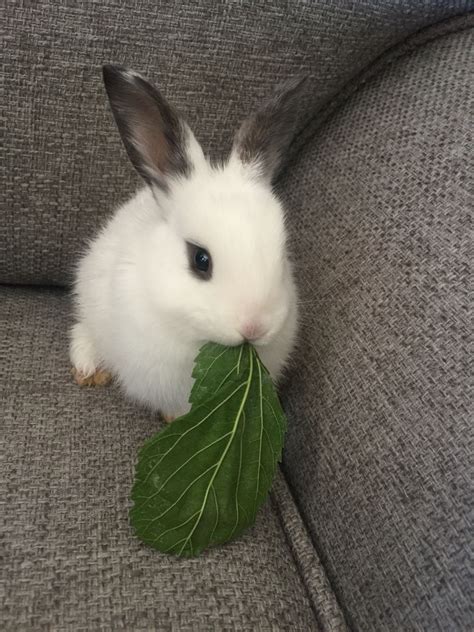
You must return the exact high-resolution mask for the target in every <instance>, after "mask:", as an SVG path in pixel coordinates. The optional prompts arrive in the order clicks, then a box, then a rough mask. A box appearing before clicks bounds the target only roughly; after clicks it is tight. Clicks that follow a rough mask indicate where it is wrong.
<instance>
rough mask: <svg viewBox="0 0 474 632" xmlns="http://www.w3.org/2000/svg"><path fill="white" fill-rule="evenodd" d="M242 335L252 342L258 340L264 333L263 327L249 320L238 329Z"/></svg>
mask: <svg viewBox="0 0 474 632" xmlns="http://www.w3.org/2000/svg"><path fill="white" fill-rule="evenodd" d="M240 333H241V334H242V336H243V337H244V338H245V340H247V342H254V341H255V340H258V339H259V338H261V337H262V336H264V335H265V333H266V332H265V329H264V328H263V326H262V325H261V324H260V323H258V322H255V321H249V322H247V323H245V324H244V326H243V327H242V329H241V330H240Z"/></svg>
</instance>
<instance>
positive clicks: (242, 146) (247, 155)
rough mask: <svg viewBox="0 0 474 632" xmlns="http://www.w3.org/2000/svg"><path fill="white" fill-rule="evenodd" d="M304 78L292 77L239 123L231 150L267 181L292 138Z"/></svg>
mask: <svg viewBox="0 0 474 632" xmlns="http://www.w3.org/2000/svg"><path fill="white" fill-rule="evenodd" d="M305 81H306V77H300V78H298V79H292V80H290V81H288V82H287V83H285V84H284V85H283V86H281V87H279V88H277V89H276V90H275V92H274V94H273V96H272V97H271V98H270V99H269V100H268V101H266V102H265V103H264V104H263V105H262V107H261V108H260V109H259V110H257V112H255V113H254V114H252V115H251V116H250V117H249V118H247V119H246V120H245V121H244V122H243V123H242V125H241V127H240V129H239V131H238V132H237V134H236V136H235V140H234V146H233V151H234V152H236V154H237V155H238V157H239V158H240V160H241V161H242V162H243V163H244V164H251V165H252V164H255V165H256V167H257V168H258V170H259V173H260V175H261V176H262V177H263V178H265V179H267V180H269V181H271V180H272V179H273V178H274V177H275V175H276V174H277V172H278V169H279V168H280V165H281V163H282V160H283V158H284V154H285V152H286V150H287V148H288V146H289V144H290V142H291V140H292V138H293V134H294V127H295V122H296V113H297V109H298V99H299V96H300V93H301V89H302V87H303V85H304V83H305Z"/></svg>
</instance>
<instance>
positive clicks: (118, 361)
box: [70, 66, 302, 419]
mask: <svg viewBox="0 0 474 632" xmlns="http://www.w3.org/2000/svg"><path fill="white" fill-rule="evenodd" d="M103 71H104V82H105V86H106V90H107V93H108V97H109V100H110V104H111V107H112V111H113V114H114V117H115V120H116V123H117V125H118V128H119V131H120V134H121V136H122V140H123V142H124V144H125V147H126V149H127V152H128V154H129V157H130V159H131V161H132V163H133V164H134V166H135V168H136V169H137V170H138V172H139V173H140V174H141V175H142V176H143V178H144V179H145V181H146V182H147V185H148V186H146V187H145V188H144V189H142V190H140V191H139V192H138V193H137V194H136V195H135V196H134V197H133V198H132V199H131V200H130V201H129V202H127V203H126V204H124V205H123V206H121V207H120V208H119V209H118V210H117V212H116V213H115V215H114V216H113V217H112V218H111V220H110V221H109V222H108V223H107V224H106V226H105V227H104V228H103V230H102V231H101V232H100V234H99V235H98V236H97V237H96V239H95V240H94V241H93V242H92V243H91V244H90V247H89V249H88V252H87V253H86V254H85V255H84V257H83V258H82V259H81V260H80V262H79V265H78V270H77V279H76V283H75V303H76V308H77V324H76V325H74V326H73V328H72V330H71V345H70V357H71V361H72V364H73V371H74V373H75V376H76V380H77V381H78V382H79V383H80V384H93V383H96V384H98V383H101V382H103V381H105V376H106V373H105V372H106V371H107V372H110V374H111V375H113V376H114V377H116V378H117V379H118V381H119V382H120V384H121V385H122V386H123V388H124V390H125V392H126V393H127V394H128V395H129V396H130V397H132V398H134V399H135V400H137V401H139V402H141V403H142V404H145V405H147V406H149V407H151V408H152V409H154V410H159V411H161V413H162V414H163V415H164V416H165V417H167V418H170V419H171V418H174V417H176V416H179V415H182V414H184V413H186V412H187V411H188V410H189V403H188V398H189V394H190V390H191V387H192V378H191V373H192V369H193V363H194V359H195V357H196V355H197V353H198V351H199V349H200V348H201V346H202V345H203V344H204V343H205V342H207V341H209V340H211V341H214V342H218V343H221V344H224V345H238V344H241V343H242V342H243V341H245V340H249V341H251V342H252V343H253V344H254V345H255V347H256V348H257V350H258V353H259V355H260V357H261V359H262V361H263V362H264V364H265V365H266V366H267V368H268V370H269V371H270V373H271V375H272V377H273V378H274V379H275V380H276V379H277V378H278V377H279V376H280V374H281V371H282V369H283V367H284V366H285V363H286V362H287V359H288V357H289V354H290V352H291V350H292V347H293V344H294V340H295V335H296V329H297V300H296V290H295V285H294V281H293V275H292V269H291V265H290V262H289V261H288V258H287V252H286V244H285V241H286V239H285V226H284V214H283V209H282V206H281V204H280V202H279V201H278V199H277V198H276V197H275V195H274V193H273V192H272V188H271V182H272V179H273V177H274V175H275V173H276V172H277V169H278V167H279V165H280V162H281V157H282V154H283V152H284V151H285V149H286V148H287V145H288V144H289V142H290V141H291V138H292V134H293V128H294V118H295V117H294V112H295V109H296V104H297V101H298V98H299V95H300V92H301V90H300V87H301V84H302V81H292V82H290V83H287V84H286V85H285V86H283V87H282V88H280V89H277V90H276V91H275V93H274V95H273V96H272V97H271V99H270V100H269V101H268V102H267V103H265V104H264V105H263V107H262V108H261V109H260V110H259V111H258V112H257V113H256V114H254V115H253V116H251V117H250V118H249V119H247V120H246V121H244V123H243V124H242V126H241V128H240V130H239V131H238V133H237V134H236V137H235V141H234V145H233V149H232V152H231V155H230V157H229V159H228V161H227V163H226V164H225V165H224V166H212V165H211V164H210V163H209V162H208V161H207V160H206V158H205V156H204V154H203V151H202V149H201V147H200V145H199V144H198V142H197V141H196V139H195V137H194V135H193V134H192V132H191V130H190V129H189V127H188V125H187V124H186V123H185V122H184V121H183V120H182V119H181V118H180V117H179V116H178V115H177V113H176V112H175V111H174V110H173V109H172V108H171V107H170V105H169V104H168V103H167V102H166V101H165V99H164V98H163V97H162V95H161V94H160V93H159V92H158V91H157V90H156V89H155V88H154V87H153V86H152V85H150V84H149V83H148V82H147V81H145V79H143V78H142V77H141V76H140V75H138V74H136V73H134V72H130V71H128V70H125V69H124V68H121V67H117V66H105V67H104V69H103Z"/></svg>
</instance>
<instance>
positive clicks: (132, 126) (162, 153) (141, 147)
mask: <svg viewBox="0 0 474 632" xmlns="http://www.w3.org/2000/svg"><path fill="white" fill-rule="evenodd" d="M103 77H104V84H105V89H106V91H107V95H108V97H109V101H110V105H111V108H112V112H113V115H114V118H115V121H116V123H117V127H118V129H119V132H120V135H121V137H122V141H123V143H124V145H125V149H126V150H127V153H128V156H129V158H130V160H131V162H132V164H133V165H134V167H135V169H136V170H137V171H138V173H139V174H140V175H141V176H142V177H143V178H144V179H145V180H146V181H147V182H148V183H149V184H156V185H158V186H159V187H160V188H162V189H164V190H167V188H168V185H167V182H166V180H167V176H177V175H178V176H184V177H186V176H188V175H189V174H190V172H191V170H192V165H191V163H190V162H189V160H188V158H187V155H186V140H187V139H186V125H185V123H184V122H183V121H182V120H181V119H180V117H179V116H178V114H177V113H176V112H175V111H174V110H173V108H172V107H171V106H170V105H169V104H168V103H167V101H166V100H165V99H164V97H163V96H162V95H161V94H160V92H159V91H158V90H156V88H154V87H153V86H152V85H151V84H150V83H148V82H147V81H146V80H145V79H143V77H141V76H140V75H138V74H136V73H133V72H131V71H128V70H126V69H125V68H122V67H120V66H110V65H108V66H104V67H103Z"/></svg>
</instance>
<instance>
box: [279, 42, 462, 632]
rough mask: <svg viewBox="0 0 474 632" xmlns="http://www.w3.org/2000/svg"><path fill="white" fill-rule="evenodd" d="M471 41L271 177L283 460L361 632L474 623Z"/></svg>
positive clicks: (435, 59) (419, 53) (429, 56)
mask: <svg viewBox="0 0 474 632" xmlns="http://www.w3.org/2000/svg"><path fill="white" fill-rule="evenodd" d="M473 45H474V38H473V31H472V30H468V31H464V32H460V33H458V34H453V35H449V36H446V37H441V38H439V39H437V40H435V41H433V42H432V43H429V44H427V45H426V46H424V47H423V48H420V49H418V50H416V51H414V52H412V53H411V54H409V55H407V56H405V57H403V58H401V59H399V60H398V61H396V62H394V63H393V64H392V65H391V66H390V67H388V68H386V69H385V70H384V71H383V72H382V73H381V74H380V75H379V76H378V77H376V78H374V79H372V80H370V81H369V82H368V83H367V84H366V85H365V86H363V87H362V88H360V90H359V91H358V92H357V93H356V94H354V96H353V97H352V98H351V99H350V101H349V102H348V103H347V104H346V105H345V106H344V107H343V108H342V109H341V110H340V111H339V112H338V113H337V114H336V115H335V116H333V117H332V118H331V120H330V121H329V122H328V124H327V125H326V127H325V128H324V129H323V130H322V131H321V132H320V133H319V134H318V136H317V137H316V138H315V139H314V140H313V141H312V142H311V143H309V144H308V146H307V147H306V148H305V150H304V151H303V152H302V154H301V155H300V156H299V157H298V159H297V160H296V161H295V162H294V164H293V165H291V168H290V169H289V170H288V173H287V175H286V177H285V179H284V181H283V182H282V183H281V187H280V189H281V192H282V195H283V196H284V197H285V198H286V199H287V202H288V204H289V207H290V208H291V221H290V222H289V223H290V225H291V226H292V228H293V242H294V251H295V259H296V267H297V274H298V278H299V282H300V287H301V302H302V310H303V323H302V332H301V342H300V347H299V351H298V353H297V354H296V363H297V365H298V371H295V372H294V377H293V379H292V381H291V384H290V385H289V388H288V389H287V393H288V397H287V408H288V411H289V414H290V418H291V419H292V424H290V428H289V432H288V437H287V445H286V453H285V471H286V474H287V476H288V479H289V481H290V483H291V486H292V488H293V491H294V493H295V495H296V499H297V502H298V504H299V507H300V510H301V511H302V513H303V517H304V518H305V520H306V523H307V525H308V526H309V529H310V532H311V535H312V537H313V541H314V542H315V545H316V548H317V550H318V552H319V554H320V557H321V559H322V560H323V562H324V564H325V567H326V571H327V573H328V576H329V579H330V581H331V583H332V585H333V588H334V589H335V592H336V595H337V596H338V598H339V602H340V603H341V604H342V606H343V608H344V610H345V612H346V616H347V619H348V621H349V624H350V625H352V627H353V628H354V629H357V630H364V631H367V632H369V631H372V630H373V631H377V632H380V631H382V630H387V631H388V630H390V631H392V630H424V631H425V630H426V631H427V632H428V631H429V632H433V631H434V630H440V631H443V632H445V631H446V630H450V631H454V630H467V629H468V628H469V625H470V624H472V618H470V614H469V612H470V605H472V602H470V598H469V589H470V587H471V589H472V584H471V585H470V584H469V578H468V576H469V572H470V571H469V564H468V553H469V547H470V543H471V542H472V528H473V525H472V521H471V520H470V519H469V512H470V510H471V509H472V504H473V497H474V495H473V487H472V454H473V450H474V441H473V439H474V437H473V424H472V419H473V417H472V413H473V411H472V401H470V399H469V386H470V384H471V383H472V355H469V344H471V343H472V295H473V289H474V288H473V276H472V232H471V233H470V232H469V231H470V215H471V213H472V209H473V197H472V191H473V178H472V174H473V173H474V166H473V159H472V148H473V142H472V140H473V139H472V115H471V113H472V112H473V111H474V100H473V90H472V88H473V86H472V59H471V60H470V56H471V55H472V49H473ZM469 413H470V414H469ZM471 518H472V514H471ZM471 597H472V593H471Z"/></svg>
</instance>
